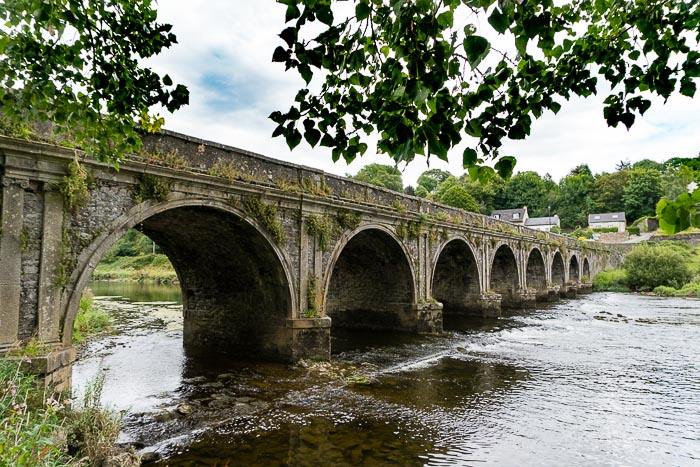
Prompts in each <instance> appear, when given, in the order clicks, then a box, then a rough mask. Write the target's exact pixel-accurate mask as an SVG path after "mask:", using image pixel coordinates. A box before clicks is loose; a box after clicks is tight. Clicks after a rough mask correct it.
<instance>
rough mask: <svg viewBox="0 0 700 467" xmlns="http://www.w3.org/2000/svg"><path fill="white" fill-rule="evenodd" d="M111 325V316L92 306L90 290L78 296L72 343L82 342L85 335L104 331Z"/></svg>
mask: <svg viewBox="0 0 700 467" xmlns="http://www.w3.org/2000/svg"><path fill="white" fill-rule="evenodd" d="M111 326H112V317H111V316H110V315H109V313H106V312H105V311H102V310H100V309H99V308H96V307H95V306H94V300H93V294H92V290H90V289H87V290H86V291H85V292H84V293H83V296H82V297H80V306H79V307H78V314H77V315H76V317H75V323H74V324H73V343H74V344H82V343H83V342H85V339H86V338H87V337H89V336H91V335H93V334H98V333H100V332H104V331H106V330H108V329H109V328H110V327H111Z"/></svg>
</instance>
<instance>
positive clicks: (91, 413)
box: [67, 372, 121, 465]
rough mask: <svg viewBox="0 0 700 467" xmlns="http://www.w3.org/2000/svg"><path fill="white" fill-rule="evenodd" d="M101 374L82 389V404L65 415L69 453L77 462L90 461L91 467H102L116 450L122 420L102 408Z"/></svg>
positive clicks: (112, 412)
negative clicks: (77, 459)
mask: <svg viewBox="0 0 700 467" xmlns="http://www.w3.org/2000/svg"><path fill="white" fill-rule="evenodd" d="M103 386H104V373H102V372H100V374H98V376H97V377H96V378H95V380H93V381H92V382H90V383H88V384H87V386H86V387H85V394H84V395H83V398H82V403H81V404H79V407H78V408H77V410H75V411H73V412H70V414H69V415H68V434H67V437H68V453H69V454H71V455H73V456H76V457H78V458H85V457H87V458H88V459H90V460H91V463H92V464H93V465H102V464H103V462H104V460H106V459H108V458H109V457H111V456H112V455H113V454H114V453H115V451H116V448H115V446H114V443H115V441H116V439H117V435H119V429H120V426H121V416H120V415H119V414H117V413H116V412H114V411H113V410H111V409H108V408H105V407H103V406H102V400H101V399H102V388H103Z"/></svg>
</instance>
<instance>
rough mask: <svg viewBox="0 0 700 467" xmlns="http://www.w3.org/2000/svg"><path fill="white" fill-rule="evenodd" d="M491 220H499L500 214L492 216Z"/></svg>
mask: <svg viewBox="0 0 700 467" xmlns="http://www.w3.org/2000/svg"><path fill="white" fill-rule="evenodd" d="M493 218H494V219H500V218H501V215H500V214H494V215H493Z"/></svg>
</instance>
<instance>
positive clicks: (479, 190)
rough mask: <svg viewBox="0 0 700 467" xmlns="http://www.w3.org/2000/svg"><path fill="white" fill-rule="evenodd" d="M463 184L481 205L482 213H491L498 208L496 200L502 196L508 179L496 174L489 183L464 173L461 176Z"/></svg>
mask: <svg viewBox="0 0 700 467" xmlns="http://www.w3.org/2000/svg"><path fill="white" fill-rule="evenodd" d="M459 179H460V181H461V182H462V186H464V189H465V190H467V193H469V194H470V195H472V197H473V198H474V200H475V201H476V202H477V204H478V205H479V212H481V214H487V215H488V214H491V212H493V210H494V209H497V208H496V206H497V204H496V200H498V199H500V198H501V195H502V193H503V190H504V189H505V187H506V183H507V182H506V181H505V180H503V179H502V178H501V177H499V176H498V175H496V176H494V177H493V178H492V179H491V180H489V181H488V183H486V184H484V183H481V182H479V181H477V180H472V178H471V176H469V174H464V175H462V176H461V177H460V178H459Z"/></svg>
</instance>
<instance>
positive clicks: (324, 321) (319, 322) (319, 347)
mask: <svg viewBox="0 0 700 467" xmlns="http://www.w3.org/2000/svg"><path fill="white" fill-rule="evenodd" d="M286 334H287V336H286V337H287V342H286V343H284V345H282V346H281V347H283V348H286V349H287V355H286V356H285V357H286V360H289V361H293V362H294V361H297V360H301V359H309V360H330V358H331V319H330V318H329V317H327V316H324V317H322V318H297V319H288V320H287V333H286Z"/></svg>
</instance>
